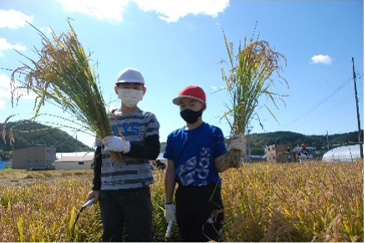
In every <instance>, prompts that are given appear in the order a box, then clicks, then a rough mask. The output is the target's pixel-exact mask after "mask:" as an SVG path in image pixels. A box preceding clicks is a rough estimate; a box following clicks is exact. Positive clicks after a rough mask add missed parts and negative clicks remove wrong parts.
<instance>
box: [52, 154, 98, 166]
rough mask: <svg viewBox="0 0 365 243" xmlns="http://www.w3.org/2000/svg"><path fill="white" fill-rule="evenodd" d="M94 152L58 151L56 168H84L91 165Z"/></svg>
mask: <svg viewBox="0 0 365 243" xmlns="http://www.w3.org/2000/svg"><path fill="white" fill-rule="evenodd" d="M93 159H94V152H77V153H60V154H57V160H56V161H55V169H56V170H85V169H91V168H92V166H93Z"/></svg>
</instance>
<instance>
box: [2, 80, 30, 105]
mask: <svg viewBox="0 0 365 243" xmlns="http://www.w3.org/2000/svg"><path fill="white" fill-rule="evenodd" d="M15 85H19V84H17V83H15ZM17 94H21V95H22V99H33V100H34V99H35V97H36V95H35V94H34V93H33V92H30V93H29V95H28V94H27V93H26V92H20V91H19V92H18V93H17ZM8 98H11V90H10V78H9V77H8V76H7V75H6V74H5V73H0V109H4V108H5V103H6V101H5V99H8Z"/></svg>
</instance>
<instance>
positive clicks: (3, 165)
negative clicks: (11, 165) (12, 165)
mask: <svg viewBox="0 0 365 243" xmlns="http://www.w3.org/2000/svg"><path fill="white" fill-rule="evenodd" d="M5 168H6V162H5V161H0V170H4V169H5Z"/></svg>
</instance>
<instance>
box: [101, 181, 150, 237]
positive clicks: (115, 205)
mask: <svg viewBox="0 0 365 243" xmlns="http://www.w3.org/2000/svg"><path fill="white" fill-rule="evenodd" d="M99 200H100V201H99V202H100V212H101V219H102V222H103V236H102V240H103V241H104V242H108V241H123V235H124V226H125V228H126V233H127V240H128V241H145V242H146V241H152V233H151V231H152V206H151V194H150V188H149V187H143V188H138V189H128V190H115V191H113V190H108V191H101V192H100V198H99Z"/></svg>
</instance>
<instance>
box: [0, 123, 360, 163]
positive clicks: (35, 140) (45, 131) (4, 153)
mask: <svg viewBox="0 0 365 243" xmlns="http://www.w3.org/2000/svg"><path fill="white" fill-rule="evenodd" d="M15 125H16V129H14V138H15V143H14V144H13V146H11V145H10V144H9V137H6V141H7V143H6V144H4V141H3V139H1V138H0V160H6V159H9V158H10V157H11V151H12V150H14V149H17V148H22V147H28V146H32V145H36V144H45V145H53V146H55V147H56V149H57V152H78V151H92V148H90V147H88V146H86V145H85V144H83V143H82V142H80V141H77V140H76V139H75V138H73V137H72V136H70V135H69V134H68V133H66V132H64V131H62V130H60V129H57V128H51V127H49V126H45V125H42V124H40V123H37V122H31V123H25V124H21V121H18V122H9V123H8V124H7V126H6V129H7V131H8V132H7V134H8V133H9V129H10V128H11V127H13V126H15ZM0 129H1V130H0V131H2V129H3V124H0ZM34 130H38V131H36V132H34ZM20 131H23V133H21V132H20ZM24 131H33V132H28V133H24ZM363 134H364V133H363V131H362V141H363V136H364V135H363ZM247 140H248V142H249V147H250V150H251V154H252V155H263V154H264V153H265V146H266V145H272V144H291V145H292V146H297V145H301V144H302V143H305V144H307V146H310V147H316V148H317V151H319V152H321V153H324V152H326V151H327V136H325V135H323V136H320V135H310V136H308V135H303V134H300V133H294V132H269V133H253V134H250V135H248V136H247ZM357 140H358V138H357V132H356V131H355V132H350V133H342V134H334V135H329V136H328V143H329V146H330V148H333V147H338V146H342V145H349V144H355V143H356V142H357ZM165 146H166V143H164V142H162V143H161V152H163V151H164V149H165Z"/></svg>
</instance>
